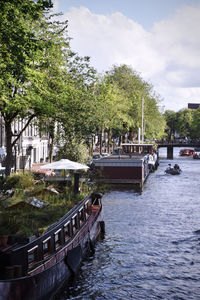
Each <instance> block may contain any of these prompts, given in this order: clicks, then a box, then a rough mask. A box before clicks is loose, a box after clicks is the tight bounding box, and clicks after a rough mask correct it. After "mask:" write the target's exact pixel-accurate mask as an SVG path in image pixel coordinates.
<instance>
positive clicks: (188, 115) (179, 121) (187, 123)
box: [176, 109, 193, 137]
mask: <svg viewBox="0 0 200 300" xmlns="http://www.w3.org/2000/svg"><path fill="white" fill-rule="evenodd" d="M176 115H177V118H176V130H177V132H178V134H179V135H180V136H182V137H190V135H191V125H192V121H193V111H192V110H191V109H182V110H179V111H178V112H177V113H176Z"/></svg>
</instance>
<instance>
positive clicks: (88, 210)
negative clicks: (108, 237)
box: [85, 200, 91, 219]
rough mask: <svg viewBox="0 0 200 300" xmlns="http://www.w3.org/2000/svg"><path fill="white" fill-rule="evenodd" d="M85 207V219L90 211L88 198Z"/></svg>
mask: <svg viewBox="0 0 200 300" xmlns="http://www.w3.org/2000/svg"><path fill="white" fill-rule="evenodd" d="M85 208H86V219H87V218H88V217H89V215H90V211H91V209H90V202H89V200H88V201H87V202H86V203H85Z"/></svg>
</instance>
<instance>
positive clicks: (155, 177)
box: [56, 149, 200, 300]
mask: <svg viewBox="0 0 200 300" xmlns="http://www.w3.org/2000/svg"><path fill="white" fill-rule="evenodd" d="M179 150H180V149H176V151H175V158H174V160H166V158H162V156H163V154H164V151H165V150H161V151H160V156H161V161H160V166H159V168H158V170H157V171H156V172H155V173H152V174H151V175H150V176H149V178H148V179H147V182H146V184H145V186H144V190H143V192H142V194H139V193H137V192H134V191H133V190H127V191H124V190H123V191H120V190H116V191H114V190H113V191H110V192H109V193H107V194H106V195H104V197H103V206H104V220H105V223H106V235H105V238H104V240H102V241H99V242H98V243H97V245H96V252H95V255H94V256H93V257H92V258H90V259H89V260H88V261H85V262H84V263H83V265H82V269H81V271H80V274H79V276H78V278H77V280H76V282H75V283H74V285H72V286H71V287H70V288H69V289H68V290H67V289H66V290H65V291H64V292H63V293H62V294H61V295H59V296H58V298H56V299H60V300H61V299H200V284H199V281H200V197H199V194H200V160H194V159H192V158H188V157H187V158H185V157H184V158H180V157H178V151H179ZM169 162H170V163H172V164H175V163H178V164H179V165H180V167H181V169H182V170H183V172H182V173H181V174H180V175H178V176H172V175H166V174H165V173H164V170H165V168H166V166H167V164H168V163H169Z"/></svg>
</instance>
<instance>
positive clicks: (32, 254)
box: [28, 246, 38, 266]
mask: <svg viewBox="0 0 200 300" xmlns="http://www.w3.org/2000/svg"><path fill="white" fill-rule="evenodd" d="M37 261H38V246H35V247H34V248H32V249H30V250H28V265H29V266H31V265H33V264H34V263H36V262H37Z"/></svg>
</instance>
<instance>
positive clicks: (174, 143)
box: [157, 140, 200, 159]
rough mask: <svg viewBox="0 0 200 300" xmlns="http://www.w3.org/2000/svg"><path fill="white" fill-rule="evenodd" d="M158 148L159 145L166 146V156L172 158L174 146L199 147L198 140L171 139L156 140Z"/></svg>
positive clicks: (199, 141) (199, 142)
mask: <svg viewBox="0 0 200 300" xmlns="http://www.w3.org/2000/svg"><path fill="white" fill-rule="evenodd" d="M157 147H158V149H159V148H161V147H163V148H164V147H166V148H167V158H169V159H173V155H174V147H184V148H191V147H192V148H200V140H194V141H192V140H191V141H180V140H173V141H169V142H166V141H158V142H157Z"/></svg>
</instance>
